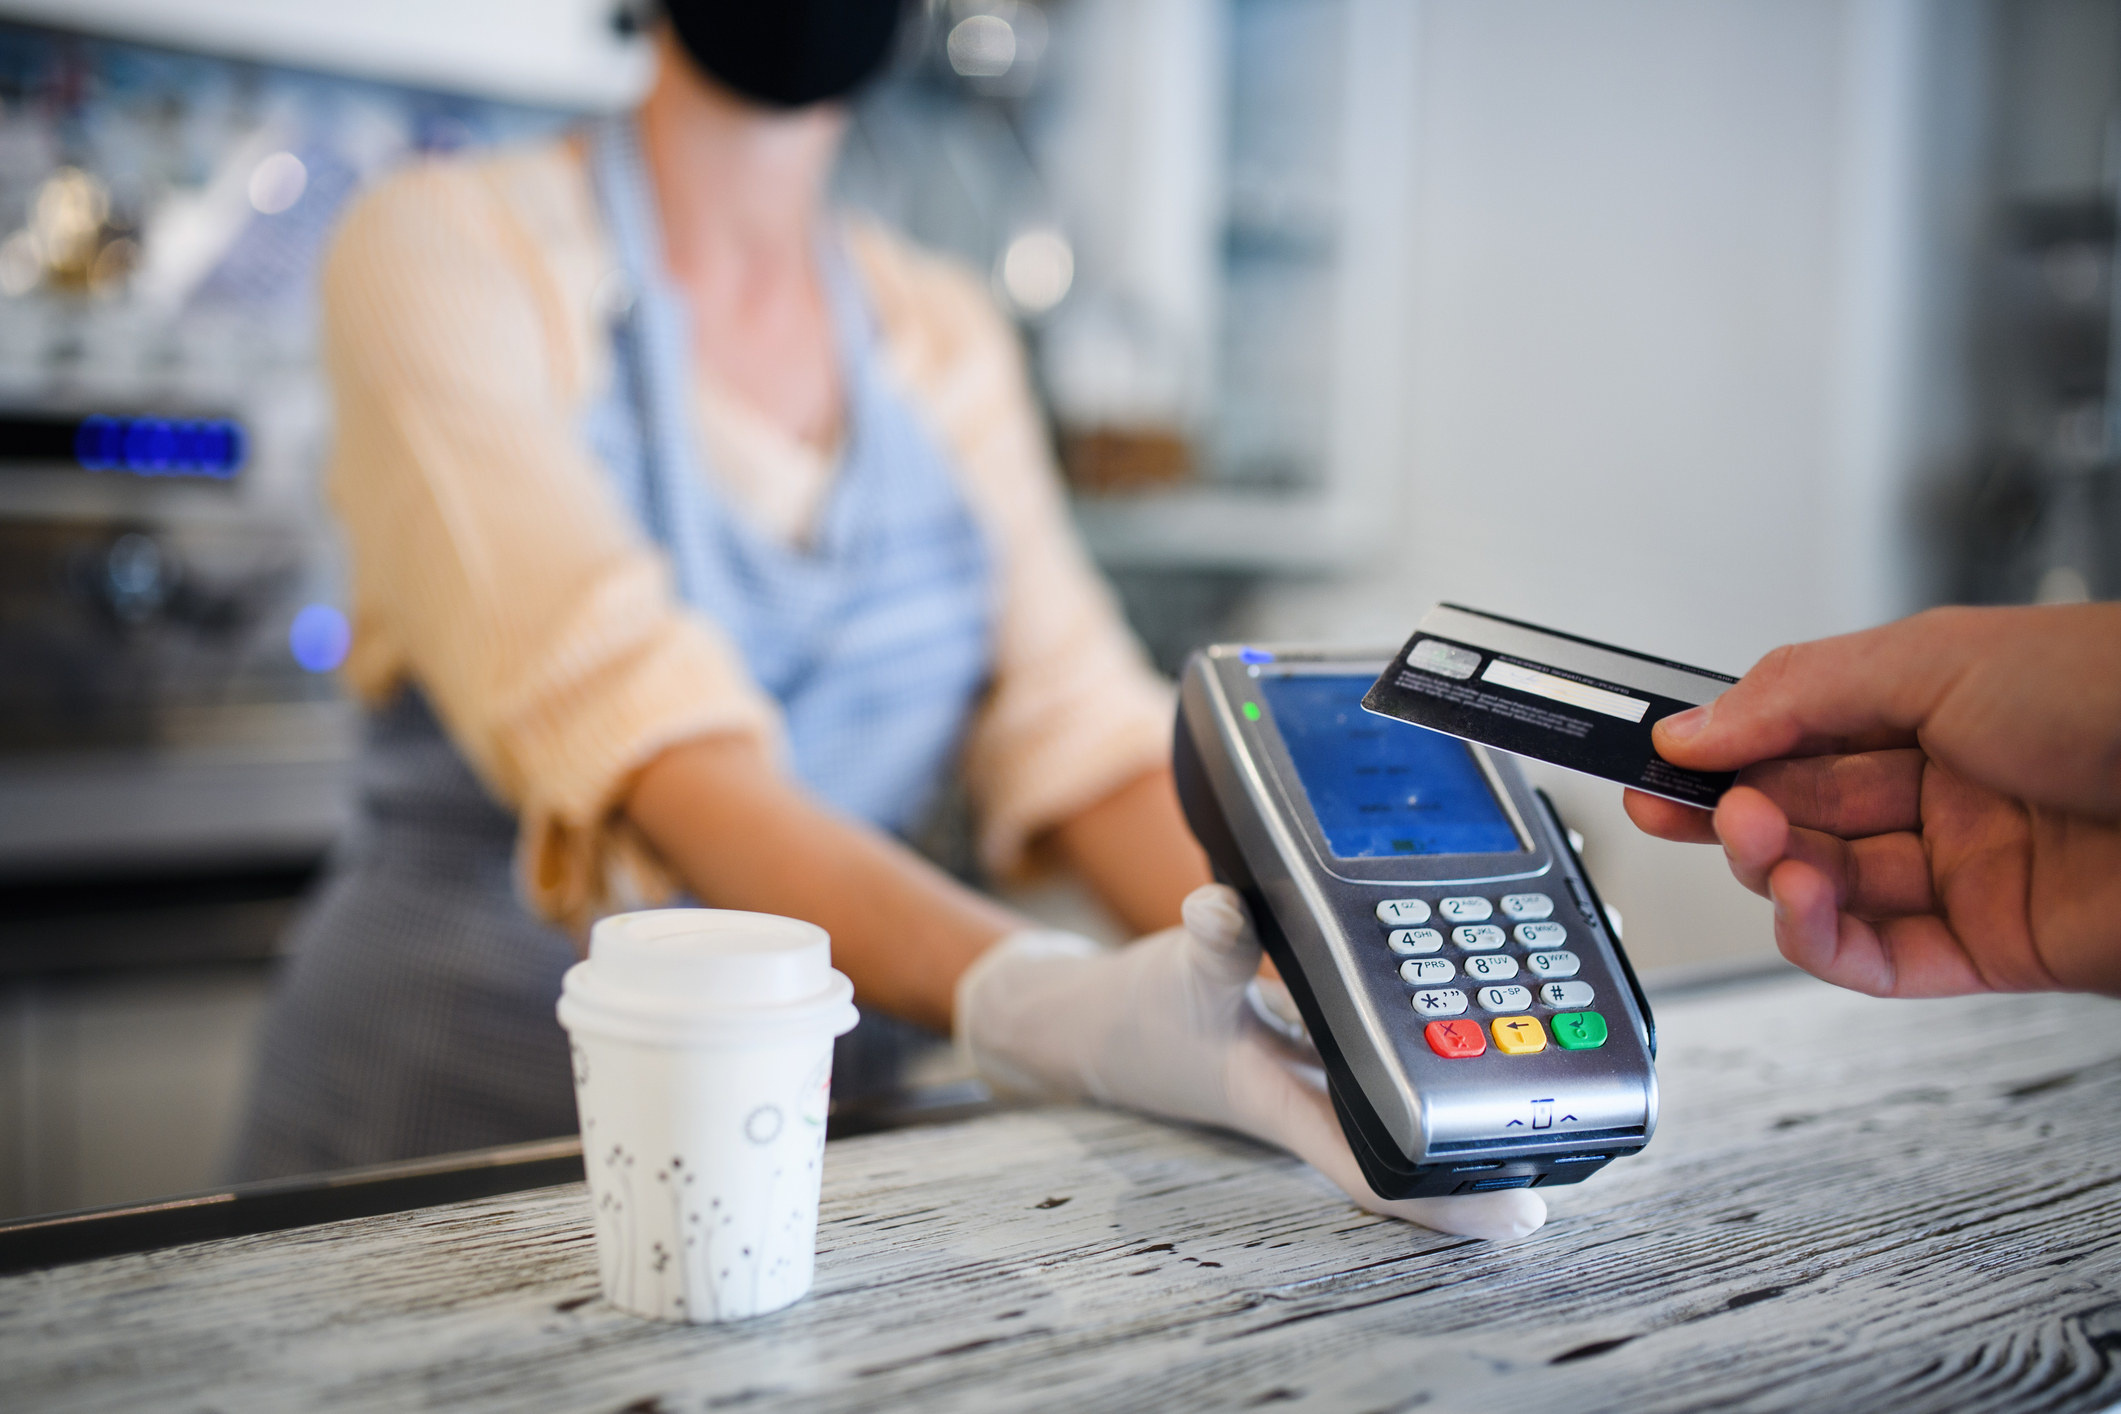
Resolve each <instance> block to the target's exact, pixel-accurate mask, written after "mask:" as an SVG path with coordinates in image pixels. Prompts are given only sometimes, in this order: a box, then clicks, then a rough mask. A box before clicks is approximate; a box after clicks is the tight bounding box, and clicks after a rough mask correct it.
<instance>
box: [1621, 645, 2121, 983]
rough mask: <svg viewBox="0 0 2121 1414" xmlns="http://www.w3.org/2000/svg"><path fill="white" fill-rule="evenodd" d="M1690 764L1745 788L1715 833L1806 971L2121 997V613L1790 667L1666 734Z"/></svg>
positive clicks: (1698, 825)
mask: <svg viewBox="0 0 2121 1414" xmlns="http://www.w3.org/2000/svg"><path fill="white" fill-rule="evenodd" d="M1655 741H1656V745H1657V750H1658V751H1659V752H1660V753H1661V754H1662V755H1663V756H1664V757H1665V758H1666V759H1667V760H1669V761H1671V762H1672V763H1673V764H1674V765H1679V766H1688V767H1692V768H1694V769H1696V770H1702V771H1728V770H1733V769H1741V768H1742V769H1741V774H1740V776H1739V778H1738V784H1737V785H1736V786H1734V787H1733V788H1732V789H1731V790H1730V791H1729V792H1727V793H1726V794H1725V795H1724V797H1723V800H1722V801H1721V802H1720V803H1719V804H1718V805H1717V807H1716V810H1715V813H1714V815H1713V817H1712V816H1711V815H1709V814H1708V813H1706V812H1703V811H1700V810H1695V809H1692V808H1690V807H1687V806H1683V805H1676V804H1673V803H1672V802H1670V801H1666V800H1660V799H1658V798H1656V797H1654V796H1648V795H1643V794H1641V793H1639V792H1634V791H1630V792H1629V793H1628V795H1627V799H1626V805H1627V810H1628V813H1629V815H1631V816H1632V817H1633V818H1634V820H1635V823H1636V824H1637V825H1639V826H1641V827H1642V828H1643V829H1644V830H1647V831H1649V832H1650V833H1651V834H1653V835H1660V836H1663V837H1664V838H1666V839H1675V840H1691V841H1700V842H1704V843H1707V842H1714V841H1721V843H1722V844H1723V848H1724V853H1725V855H1726V856H1727V857H1728V858H1729V860H1730V865H1731V872H1732V873H1733V874H1735V875H1736V876H1737V877H1738V879H1739V881H1740V882H1741V883H1743V884H1744V885H1745V886H1746V887H1747V888H1750V889H1752V890H1753V891H1754V892H1755V893H1760V894H1764V895H1766V896H1767V897H1769V898H1770V899H1772V900H1773V901H1774V904H1775V940H1776V942H1777V943H1778V944H1779V945H1780V947H1781V949H1782V952H1783V954H1784V955H1785V956H1786V957H1788V958H1789V959H1790V960H1791V961H1792V962H1794V963H1796V964H1798V965H1799V966H1800V967H1803V968H1805V969H1806V970H1807V971H1810V972H1813V973H1816V974H1817V975H1819V976H1820V977H1823V978H1825V979H1826V980H1827V981H1829V982H1835V983H1839V984H1840V985H1842V986H1844V987H1851V988H1854V989H1855V990H1857V991H1859V992H1869V993H1872V994H1874V995H1877V996H1898V997H1934V996H1947V995H1951V994H1955V993H1962V992H1979V991H1991V990H1993V991H2027V990H2036V989H2047V988H2069V989H2077V990H2087V991H2098V992H2108V993H2114V994H2121V605H2117V604H2085V605H2073V606H2069V607H2051V608H2021V609H1938V610H1933V611H1931V612H1929V613H1926V614H1919V615H1917V616H1915V617H1914V618H1911V619H1905V620H1902V621H1901V622H1899V623H1894V624H1888V625H1886V626H1885V627H1883V628H1876V629H1870V630H1868V631H1866V632H1863V633H1852V634H1848V635H1845V636H1843V637H1840V638H1829V639H1822V640H1820V641H1818V642H1815V643H1800V644H1797V645H1795V646H1792V647H1786V648H1778V649H1776V650H1775V651H1774V652H1773V653H1770V654H1769V655H1768V656H1767V657H1765V658H1763V659H1761V661H1760V662H1759V663H1758V664H1757V665H1756V666H1755V667H1754V668H1753V670H1752V671H1751V672H1749V673H1747V674H1746V675H1745V677H1744V679H1743V680H1742V681H1740V682H1739V683H1738V685H1737V686H1735V687H1733V688H1731V689H1730V690H1729V691H1728V692H1726V693H1724V694H1723V696H1722V697H1720V698H1718V699H1717V700H1716V701H1715V702H1714V703H1712V704H1711V705H1709V706H1707V707H1699V708H1695V709H1693V710H1692V711H1689V712H1682V713H1679V714H1677V715H1674V716H1672V717H1668V718H1666V719H1665V720H1664V721H1662V722H1659V723H1658V724H1657V728H1656V733H1655Z"/></svg>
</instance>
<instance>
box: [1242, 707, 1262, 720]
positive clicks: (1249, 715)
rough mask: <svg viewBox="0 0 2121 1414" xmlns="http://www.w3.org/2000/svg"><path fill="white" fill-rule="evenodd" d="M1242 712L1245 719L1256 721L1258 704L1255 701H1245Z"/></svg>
mask: <svg viewBox="0 0 2121 1414" xmlns="http://www.w3.org/2000/svg"><path fill="white" fill-rule="evenodd" d="M1244 712H1245V720H1246V721H1248V722H1256V721H1258V720H1259V704H1258V703H1257V702H1247V703H1246V704H1245V707H1244Z"/></svg>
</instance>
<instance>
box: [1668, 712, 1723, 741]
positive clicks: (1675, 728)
mask: <svg viewBox="0 0 2121 1414" xmlns="http://www.w3.org/2000/svg"><path fill="white" fill-rule="evenodd" d="M1709 711H1710V708H1709V707H1689V708H1687V709H1686V711H1684V712H1674V713H1673V714H1672V715H1671V716H1669V717H1666V718H1665V719H1664V720H1663V721H1661V722H1659V723H1658V724H1657V735H1658V736H1659V737H1662V738H1663V739H1664V740H1666V741H1669V742H1672V743H1673V744H1675V745H1676V744H1678V743H1679V742H1682V741H1691V740H1693V739H1694V738H1695V737H1697V736H1700V735H1701V733H1702V732H1703V731H1705V730H1706V729H1707V728H1708V725H1709Z"/></svg>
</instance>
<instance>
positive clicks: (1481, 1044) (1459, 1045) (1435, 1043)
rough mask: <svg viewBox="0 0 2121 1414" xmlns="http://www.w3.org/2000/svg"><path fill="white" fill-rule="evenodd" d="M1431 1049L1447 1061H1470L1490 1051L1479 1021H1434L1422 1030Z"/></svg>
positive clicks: (1461, 1019) (1486, 1037)
mask: <svg viewBox="0 0 2121 1414" xmlns="http://www.w3.org/2000/svg"><path fill="white" fill-rule="evenodd" d="M1421 1034H1422V1035H1424V1036H1426V1037H1428V1038H1429V1049H1430V1050H1432V1051H1434V1052H1436V1054H1438V1055H1440V1056H1442V1057H1443V1058H1444V1059H1446V1060H1470V1059H1472V1058H1473V1057H1474V1056H1477V1055H1482V1054H1484V1053H1485V1052H1486V1051H1487V1049H1488V1036H1487V1033H1486V1032H1485V1031H1483V1030H1481V1027H1480V1023H1479V1022H1477V1021H1467V1020H1465V1019H1463V1018H1460V1019H1459V1020H1457V1021H1432V1022H1430V1023H1429V1024H1428V1025H1427V1026H1425V1027H1423V1028H1422V1032H1421Z"/></svg>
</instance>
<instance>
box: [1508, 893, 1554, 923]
mask: <svg viewBox="0 0 2121 1414" xmlns="http://www.w3.org/2000/svg"><path fill="white" fill-rule="evenodd" d="M1502 913H1503V917H1505V918H1509V919H1512V920H1514V921H1516V922H1520V923H1522V922H1524V921H1526V920H1528V919H1533V918H1552V917H1553V916H1554V900H1552V899H1550V898H1548V897H1547V896H1546V895H1545V894H1504V895H1503V896H1502Z"/></svg>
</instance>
